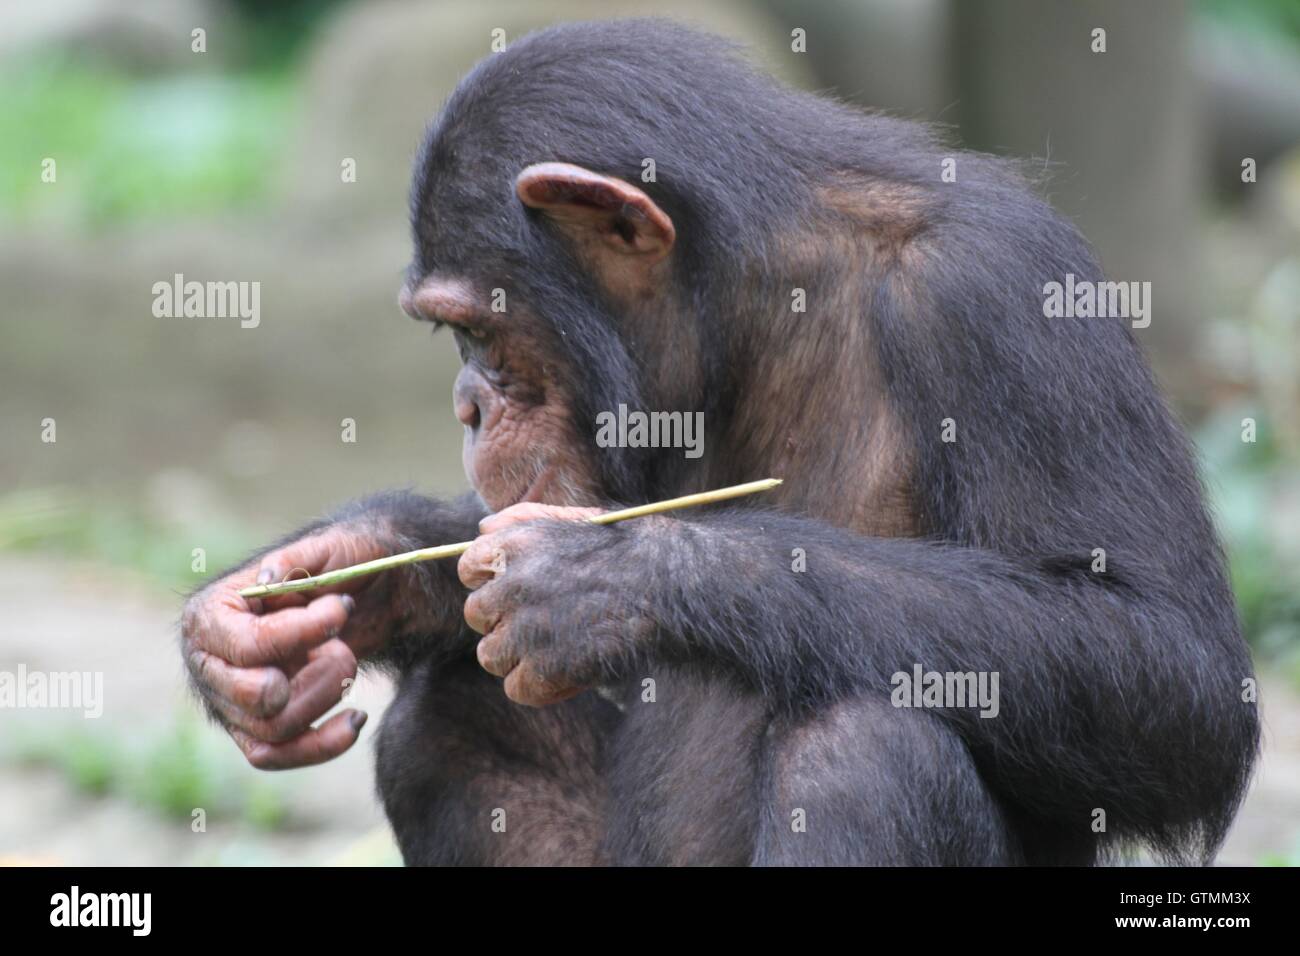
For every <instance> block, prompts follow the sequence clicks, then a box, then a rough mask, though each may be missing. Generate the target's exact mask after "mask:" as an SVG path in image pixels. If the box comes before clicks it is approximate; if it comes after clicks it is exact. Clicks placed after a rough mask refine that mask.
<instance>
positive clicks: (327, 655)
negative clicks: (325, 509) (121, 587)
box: [181, 522, 392, 770]
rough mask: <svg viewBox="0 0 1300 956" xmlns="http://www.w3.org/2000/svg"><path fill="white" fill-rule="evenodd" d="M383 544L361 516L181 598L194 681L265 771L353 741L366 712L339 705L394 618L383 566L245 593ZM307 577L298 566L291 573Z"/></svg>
mask: <svg viewBox="0 0 1300 956" xmlns="http://www.w3.org/2000/svg"><path fill="white" fill-rule="evenodd" d="M386 553H388V546H387V543H386V542H385V541H384V540H383V538H382V536H381V535H380V534H379V533H378V532H377V531H376V530H374V529H372V528H369V527H367V526H365V525H364V524H362V523H359V522H358V523H347V524H335V525H329V526H327V527H325V528H323V529H321V530H319V531H317V532H315V533H313V534H309V535H307V536H306V537H304V538H300V539H299V540H297V541H294V542H292V543H290V544H288V545H286V546H284V547H282V548H279V549H277V550H274V551H271V552H268V553H267V554H265V555H263V556H262V557H261V558H260V559H259V560H256V561H253V562H251V563H249V564H248V565H246V566H245V567H243V568H241V569H240V570H238V571H235V572H233V573H231V574H229V575H227V576H226V577H224V578H221V579H219V580H217V581H214V582H213V583H211V584H209V585H208V586H207V587H205V588H204V589H203V590H202V591H199V592H198V593H197V594H195V595H194V596H193V597H191V598H190V599H189V601H188V602H187V603H186V605H185V612H184V616H183V618H182V624H181V640H182V651H183V653H184V657H185V663H186V666H187V668H188V669H189V672H190V676H191V679H192V682H193V684H194V687H195V689H196V690H197V691H198V693H199V694H200V696H202V698H203V700H204V702H205V703H206V704H207V707H208V711H209V712H210V713H211V714H212V715H213V717H215V718H216V719H217V720H218V721H220V722H221V724H222V725H223V726H224V727H225V728H226V730H227V732H228V733H229V734H230V736H231V737H233V738H234V740H235V742H236V743H237V744H238V745H239V749H240V750H242V751H243V753H244V756H245V757H246V758H247V760H248V762H249V763H251V764H252V765H253V766H254V767H258V768H260V769H263V770H280V769H286V768H289V767H302V766H307V765H309V764H316V763H322V762H324V761H326V760H332V759H333V758H334V757H337V756H338V755H339V754H341V753H343V752H344V751H345V750H347V749H348V748H349V747H351V746H352V744H353V743H355V742H356V739H357V735H358V734H359V733H360V731H361V728H362V726H363V725H364V724H365V722H366V714H365V713H363V712H361V711H358V710H344V711H342V712H340V713H338V714H335V715H334V716H333V717H331V718H330V719H329V720H327V721H325V722H324V723H322V724H321V725H320V726H319V727H312V722H313V721H315V720H316V719H317V718H319V717H320V716H321V715H322V714H324V713H325V712H326V711H328V710H329V709H330V708H331V707H333V706H334V705H335V704H337V703H338V702H339V701H340V700H341V698H342V695H343V692H344V690H345V688H346V684H345V681H350V680H351V679H352V678H355V677H356V673H357V658H358V657H359V656H363V655H364V654H366V653H368V652H370V651H373V650H375V649H377V648H378V647H379V646H381V645H382V643H383V641H384V640H385V639H386V637H387V634H388V633H389V630H390V629H391V625H390V624H389V622H388V617H389V616H390V611H389V608H390V607H391V603H392V602H391V600H390V599H389V598H390V596H389V595H387V594H386V593H385V591H386V586H385V584H384V583H381V582H380V581H379V578H382V577H383V575H379V576H371V577H361V578H357V579H354V580H352V581H347V582H344V583H343V584H340V585H337V586H335V587H332V588H329V589H323V590H321V591H312V592H307V593H293V594H283V595H274V596H271V597H266V598H242V597H240V596H239V591H240V589H242V588H245V587H248V586H249V585H251V584H253V583H259V584H262V583H267V582H271V581H281V580H283V579H284V578H285V577H286V576H287V575H289V574H290V573H291V572H293V571H295V569H303V570H305V571H307V572H308V573H309V574H313V575H314V574H319V573H321V572H323V571H328V570H332V569H335V568H342V567H346V566H348V565H350V564H356V563H357V562H360V561H368V560H370V559H372V558H378V557H382V556H383V555H384V554H386ZM294 576H295V577H302V576H303V575H302V574H301V573H297V574H294Z"/></svg>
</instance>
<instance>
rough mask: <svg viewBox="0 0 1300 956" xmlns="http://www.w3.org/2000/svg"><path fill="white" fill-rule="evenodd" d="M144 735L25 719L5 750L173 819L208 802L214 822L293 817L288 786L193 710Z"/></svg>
mask: <svg viewBox="0 0 1300 956" xmlns="http://www.w3.org/2000/svg"><path fill="white" fill-rule="evenodd" d="M160 726H162V727H164V728H165V729H164V730H162V731H161V732H159V733H158V734H156V735H154V736H150V737H147V738H145V739H143V740H141V739H139V738H138V736H137V735H132V736H131V737H130V738H128V737H126V736H124V735H123V734H121V733H120V732H118V733H114V731H113V730H112V728H111V727H109V726H108V725H104V726H102V727H100V728H97V729H96V730H88V729H86V728H85V725H84V724H83V723H81V722H78V723H74V724H48V723H45V722H41V723H39V724H20V725H18V726H16V727H14V728H13V729H12V730H11V732H10V733H9V734H7V737H6V741H5V750H6V753H5V757H6V758H7V759H8V760H9V761H11V762H13V763H17V764H20V765H25V766H28V767H51V768H54V769H56V770H58V771H60V772H61V773H63V774H64V775H65V776H66V778H67V779H68V781H69V783H71V784H72V785H73V786H74V787H76V788H77V789H78V790H81V791H82V792H84V793H86V794H88V795H91V796H116V797H124V798H126V799H128V800H130V801H132V802H133V803H135V804H136V805H138V806H142V807H145V808H147V809H149V810H152V811H154V812H157V813H159V814H161V815H163V816H166V817H170V818H178V819H185V820H190V819H191V818H192V816H191V815H192V814H193V811H194V810H195V809H197V808H202V809H203V810H204V811H205V812H206V813H207V819H208V821H209V822H211V821H214V820H221V819H227V820H241V821H243V822H244V823H247V824H250V825H252V826H256V827H259V828H262V829H267V830H271V829H277V828H281V827H283V826H285V825H286V823H288V822H289V802H288V800H287V798H286V796H285V792H284V790H283V787H282V785H280V784H278V783H276V782H275V781H274V780H273V779H271V778H268V777H260V776H259V777H252V778H250V776H249V774H248V772H247V768H246V767H245V766H244V764H243V762H242V761H240V760H238V759H237V758H236V757H235V756H234V754H235V752H234V751H233V750H232V749H231V748H230V747H229V745H228V744H227V742H226V741H225V740H224V738H222V737H220V736H219V735H215V734H205V733H203V732H202V727H201V725H200V723H199V719H198V717H196V716H195V715H194V714H193V713H192V712H190V711H182V712H180V713H178V714H177V716H176V718H175V719H174V720H172V721H162V722H160Z"/></svg>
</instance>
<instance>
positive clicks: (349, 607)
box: [343, 594, 357, 614]
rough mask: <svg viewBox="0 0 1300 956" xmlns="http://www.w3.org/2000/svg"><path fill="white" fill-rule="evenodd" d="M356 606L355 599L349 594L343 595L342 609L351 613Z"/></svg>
mask: <svg viewBox="0 0 1300 956" xmlns="http://www.w3.org/2000/svg"><path fill="white" fill-rule="evenodd" d="M356 607H357V599H356V598H354V597H353V596H352V595H351V594H345V595H343V610H345V611H347V612H348V613H349V614H351V613H352V612H353V611H354V610H356Z"/></svg>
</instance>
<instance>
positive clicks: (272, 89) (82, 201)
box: [0, 58, 294, 228]
mask: <svg viewBox="0 0 1300 956" xmlns="http://www.w3.org/2000/svg"><path fill="white" fill-rule="evenodd" d="M291 90H292V86H291V82H290V81H289V80H288V79H287V77H286V75H285V74H243V75H219V74H183V75H171V76H166V77H162V78H156V79H155V78H134V77H127V76H125V75H123V74H120V73H117V72H113V71H110V70H106V69H103V68H98V67H95V66H93V65H79V64H77V63H74V62H69V61H63V60H58V59H49V58H45V59H28V60H24V61H20V62H19V63H16V64H11V65H9V66H8V67H7V68H6V69H5V70H4V71H3V72H0V142H2V143H4V144H5V148H4V149H3V150H0V216H3V217H4V218H6V219H8V220H10V222H11V224H12V225H17V226H22V225H24V224H30V223H33V222H40V221H46V220H61V221H66V222H70V223H71V224H73V225H74V226H79V227H92V228H93V227H102V226H107V225H111V224H117V223H122V222H128V221H136V220H151V219H159V218H164V217H166V218H176V217H184V216H187V215H203V214H212V213H226V212H228V211H232V210H235V211H237V210H238V209H239V208H240V207H243V206H248V205H251V204H255V203H257V202H258V201H259V200H261V199H263V198H264V197H265V196H266V195H267V194H268V191H269V190H270V189H271V187H272V184H273V183H274V182H275V181H276V180H277V178H278V177H277V175H276V168H277V164H278V163H279V162H280V159H281V156H282V152H283V145H284V136H285V132H286V130H287V129H289V127H290V120H291V118H292V116H293V109H294V98H293V96H292V92H291ZM46 157H49V158H52V159H54V160H55V162H56V163H57V181H56V182H55V183H53V184H50V183H45V182H42V180H41V171H42V165H41V164H42V161H43V160H44V159H45V158H46Z"/></svg>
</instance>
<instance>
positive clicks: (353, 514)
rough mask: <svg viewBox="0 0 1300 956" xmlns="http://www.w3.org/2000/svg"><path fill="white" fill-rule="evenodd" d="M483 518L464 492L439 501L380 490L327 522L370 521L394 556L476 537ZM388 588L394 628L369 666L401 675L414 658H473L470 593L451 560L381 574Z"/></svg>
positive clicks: (477, 505)
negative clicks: (468, 622)
mask: <svg viewBox="0 0 1300 956" xmlns="http://www.w3.org/2000/svg"><path fill="white" fill-rule="evenodd" d="M486 514H487V510H486V508H484V506H483V503H482V501H481V500H480V499H479V497H478V495H476V494H474V493H472V492H471V493H469V494H466V495H463V496H462V497H460V498H457V499H455V500H452V501H440V500H438V499H436V498H429V497H425V496H424V495H418V494H415V493H413V492H409V491H385V492H380V493H378V494H375V495H370V496H367V497H365V498H359V499H357V500H356V501H352V502H349V503H348V504H347V505H345V506H344V507H343V508H341V509H339V511H338V512H336V513H335V514H334V515H333V516H332V517H331V518H330V519H329V523H333V522H349V521H361V522H374V524H375V526H376V529H377V531H378V533H379V535H380V537H381V539H382V540H383V542H384V544H385V546H386V548H387V549H389V550H390V551H391V553H393V554H398V553H401V552H404V551H414V550H416V549H417V548H428V547H432V546H434V545H438V544H451V543H453V542H456V541H470V540H473V538H475V537H476V536H477V535H478V523H479V521H480V520H482V518H483V517H484V516H485V515H486ZM382 575H383V577H387V578H388V579H389V580H388V581H386V582H384V585H385V586H386V587H388V588H391V591H390V593H389V595H388V598H387V600H388V603H389V606H390V610H391V612H392V614H393V624H392V631H391V634H390V635H389V637H388V639H387V640H386V641H385V642H384V644H383V646H382V647H381V648H380V649H379V650H378V651H377V652H375V653H373V654H371V655H370V656H369V658H368V660H369V662H370V663H372V664H378V665H380V666H386V667H392V668H396V669H398V670H403V669H405V668H406V667H408V666H409V665H410V664H411V663H412V662H413V661H414V660H417V659H418V660H429V659H432V660H433V661H435V662H437V661H446V660H453V659H457V658H461V657H465V656H469V657H471V658H472V656H473V648H474V644H475V643H476V641H477V639H478V635H477V634H475V633H474V632H473V631H472V630H470V629H469V628H468V627H467V626H466V624H465V619H464V606H465V598H466V596H467V595H468V592H467V591H466V589H465V588H464V586H463V585H462V584H461V583H460V579H459V578H458V577H457V574H456V562H455V560H454V559H451V558H445V559H442V560H438V561H421V562H419V563H416V564H409V565H406V566H404V567H401V568H394V569H392V570H389V571H384V572H382Z"/></svg>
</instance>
